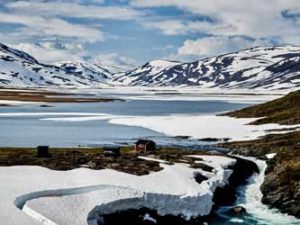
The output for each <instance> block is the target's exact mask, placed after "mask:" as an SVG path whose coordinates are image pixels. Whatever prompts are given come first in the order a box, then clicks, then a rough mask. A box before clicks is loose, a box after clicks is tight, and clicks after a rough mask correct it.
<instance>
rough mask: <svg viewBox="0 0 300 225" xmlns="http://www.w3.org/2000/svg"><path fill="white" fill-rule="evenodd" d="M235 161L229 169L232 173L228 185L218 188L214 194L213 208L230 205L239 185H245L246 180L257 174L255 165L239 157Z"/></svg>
mask: <svg viewBox="0 0 300 225" xmlns="http://www.w3.org/2000/svg"><path fill="white" fill-rule="evenodd" d="M234 158H235V159H236V160H237V161H236V163H235V164H234V165H233V166H232V167H231V168H229V169H232V170H233V173H232V174H231V176H230V177H229V179H228V184H227V185H226V186H224V187H218V188H217V189H216V191H215V193H214V197H213V201H214V202H215V206H216V207H218V206H223V205H232V204H233V203H234V202H235V200H236V189H237V188H238V187H239V186H240V185H244V184H246V183H247V179H248V178H249V177H250V176H251V175H253V174H254V173H258V172H259V169H258V167H257V165H256V164H255V163H254V162H252V161H250V160H246V159H243V158H239V157H234Z"/></svg>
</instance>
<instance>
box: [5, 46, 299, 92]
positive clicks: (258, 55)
mask: <svg viewBox="0 0 300 225" xmlns="http://www.w3.org/2000/svg"><path fill="white" fill-rule="evenodd" d="M0 85H1V86H13V87H24V86H25V87H27V86H29V87H40V86H46V87H47V86H70V87H88V86H93V87H97V86H99V85H100V86H101V85H109V86H111V85H112V86H150V87H156V86H160V87H167V86H172V87H189V86H193V87H199V88H201V87H202V88H221V89H266V90H287V89H292V90H296V89H298V88H300V47H297V46H290V45H284V46H277V47H253V48H248V49H244V50H241V51H236V52H232V53H226V54H222V55H219V56H216V57H208V58H205V59H202V60H198V61H193V62H178V61H170V60H164V59H159V60H152V61H149V62H147V63H145V64H144V65H142V66H139V67H137V68H135V69H133V70H129V71H125V72H121V73H112V72H110V71H109V70H107V69H105V68H103V67H101V66H99V65H97V64H91V63H88V62H85V61H63V62H58V63H54V64H43V63H40V62H39V61H38V60H37V59H36V58H34V57H32V56H31V55H29V54H28V53H25V52H23V51H19V50H17V49H13V48H10V47H8V46H6V45H4V44H0Z"/></svg>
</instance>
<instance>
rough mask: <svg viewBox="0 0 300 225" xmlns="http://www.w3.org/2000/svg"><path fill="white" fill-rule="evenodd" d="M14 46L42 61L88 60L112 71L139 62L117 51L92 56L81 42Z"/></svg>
mask: <svg viewBox="0 0 300 225" xmlns="http://www.w3.org/2000/svg"><path fill="white" fill-rule="evenodd" d="M11 46H12V47H14V48H16V49H19V50H22V51H24V52H26V53H29V54H30V55H32V56H33V57H35V58H36V59H37V60H38V61H40V62H42V63H50V64H51V63H55V62H59V61H76V60H86V61H88V62H90V63H94V64H97V65H100V66H103V67H104V68H107V69H108V70H110V71H111V72H123V71H125V70H128V69H132V68H134V67H136V65H137V62H136V61H135V60H134V59H132V58H129V57H126V56H122V55H119V54H117V53H104V54H99V55H94V56H91V55H89V52H87V51H86V50H85V49H84V47H83V46H82V45H81V44H71V43H60V42H43V43H39V44H32V43H20V44H15V45H11Z"/></svg>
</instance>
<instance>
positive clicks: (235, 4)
mask: <svg viewBox="0 0 300 225" xmlns="http://www.w3.org/2000/svg"><path fill="white" fill-rule="evenodd" d="M131 4H132V5H133V6H134V7H177V8H179V9H181V10H184V11H186V12H189V13H192V14H195V15H200V16H206V17H209V18H211V19H212V20H213V21H214V22H213V23H210V25H209V26H208V25H206V24H200V25H199V24H197V22H195V21H194V22H182V21H181V20H177V21H169V20H162V21H156V22H155V23H152V24H150V27H152V28H154V29H158V30H161V31H162V33H164V34H168V35H170V34H172V35H174V34H182V33H188V32H196V31H198V32H204V33H207V34H210V35H217V36H220V35H222V36H224V35H227V36H249V37H253V38H257V39H259V38H268V37H271V36H272V37H279V38H281V39H282V40H288V39H289V37H291V36H294V37H297V36H298V37H299V36H300V29H299V27H297V24H296V23H297V22H296V21H295V20H292V19H288V18H286V17H284V16H283V15H282V12H283V11H287V10H293V12H295V11H296V9H299V0H273V1H261V0H251V1H246V2H245V1H241V0H227V1H224V0H209V1H196V0H185V1H179V0H132V1H131ZM146 26H148V27H149V24H148V25H147V24H146ZM181 29H182V30H183V31H180V30H181ZM293 40H295V38H294V39H293ZM295 41H296V43H293V44H300V39H299V38H298V40H295Z"/></svg>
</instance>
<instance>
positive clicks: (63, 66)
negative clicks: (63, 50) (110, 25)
mask: <svg viewBox="0 0 300 225" xmlns="http://www.w3.org/2000/svg"><path fill="white" fill-rule="evenodd" d="M45 54H46V53H45ZM110 77H111V74H110V72H109V71H108V70H106V69H103V68H101V67H99V66H97V65H93V64H88V63H86V62H80V61H76V62H61V63H57V64H55V65H46V64H42V63H39V62H38V60H36V59H35V58H34V57H32V56H30V55H29V54H27V53H25V52H23V51H19V50H16V49H13V48H10V47H8V46H6V45H3V44H0V86H10V87H12V86H13V87H24V86H27V87H28V86H29V87H35V86H36V87H37V86H38V87H40V86H90V85H98V84H101V83H106V82H107V80H108V79H110Z"/></svg>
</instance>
